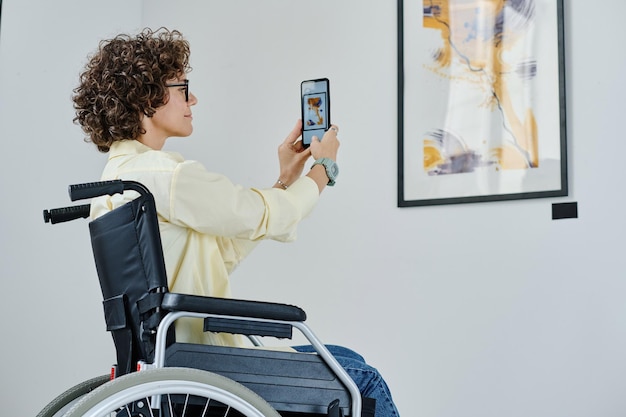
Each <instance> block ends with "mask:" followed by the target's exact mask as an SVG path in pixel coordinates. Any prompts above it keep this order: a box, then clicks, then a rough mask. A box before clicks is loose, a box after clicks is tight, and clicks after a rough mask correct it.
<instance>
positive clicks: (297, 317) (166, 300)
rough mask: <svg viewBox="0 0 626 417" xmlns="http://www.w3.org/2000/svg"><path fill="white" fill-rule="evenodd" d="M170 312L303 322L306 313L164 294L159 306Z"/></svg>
mask: <svg viewBox="0 0 626 417" xmlns="http://www.w3.org/2000/svg"><path fill="white" fill-rule="evenodd" d="M161 307H163V308H164V309H166V310H170V311H191V312H195V313H205V314H221V315H227V316H240V317H252V318H261V319H270V320H284V321H305V320H306V313H305V312H304V310H302V309H301V308H300V307H296V306H292V305H288V304H277V303H268V302H262V301H248V300H236V299H230V298H217V297H202V296H198V295H188V294H176V293H166V294H165V295H164V297H163V303H162V304H161Z"/></svg>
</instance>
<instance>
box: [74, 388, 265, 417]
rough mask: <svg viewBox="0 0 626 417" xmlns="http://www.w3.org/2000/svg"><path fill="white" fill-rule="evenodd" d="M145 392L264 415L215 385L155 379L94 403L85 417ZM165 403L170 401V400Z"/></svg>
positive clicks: (106, 411) (142, 396) (120, 406)
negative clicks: (208, 385) (222, 405)
mask: <svg viewBox="0 0 626 417" xmlns="http://www.w3.org/2000/svg"><path fill="white" fill-rule="evenodd" d="M146 392H149V393H150V394H151V396H155V397H162V396H170V397H171V396H172V395H186V396H189V395H192V396H195V397H201V398H204V399H206V400H207V405H208V402H209V401H211V400H212V401H218V402H220V403H222V404H228V405H231V406H232V405H233V403H234V404H236V407H235V408H236V410H237V411H239V412H240V413H242V414H244V415H245V416H250V417H253V416H254V417H265V415H264V414H263V413H261V412H260V411H259V410H257V409H256V408H255V407H254V406H252V405H251V404H250V403H249V402H247V401H245V400H243V399H242V398H240V397H238V396H236V395H234V394H233V393H231V392H228V391H226V390H223V389H221V388H217V387H207V386H206V385H205V384H203V383H200V382H195V381H155V382H148V383H144V384H142V385H141V386H136V387H129V388H127V389H125V390H124V391H123V392H121V393H120V394H118V395H116V396H114V397H109V398H107V399H105V400H103V401H101V402H99V403H98V404H96V405H95V406H94V407H92V408H91V409H89V410H88V411H87V412H86V413H85V417H104V416H107V415H108V414H109V413H112V412H114V411H115V410H119V409H123V408H124V406H125V405H127V404H129V403H132V402H135V401H141V400H144V399H146V400H147V399H148V397H147V396H146ZM156 401H157V403H160V404H161V405H163V402H162V401H158V400H156ZM167 403H170V401H168V402H167ZM183 416H184V414H183Z"/></svg>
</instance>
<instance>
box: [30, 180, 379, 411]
mask: <svg viewBox="0 0 626 417" xmlns="http://www.w3.org/2000/svg"><path fill="white" fill-rule="evenodd" d="M124 192H133V193H135V194H136V195H137V197H136V198H134V199H133V200H131V201H129V202H127V203H126V204H124V205H123V206H121V207H118V208H116V209H115V210H112V211H111V212H109V213H107V214H105V215H103V216H101V217H99V218H98V219H95V220H93V221H91V222H90V223H89V232H90V236H91V244H92V250H93V255H94V260H95V265H96V270H97V274H98V279H99V281H100V288H101V290H102V295H103V307H104V316H105V322H106V326H107V331H109V332H111V335H112V338H113V342H114V345H115V351H116V360H117V363H116V365H114V367H113V368H112V369H113V370H112V371H111V375H108V374H107V375H102V376H98V377H95V378H93V379H90V380H87V381H84V382H82V383H80V384H78V385H76V386H74V387H72V388H70V389H68V390H67V391H65V392H64V393H62V394H61V395H59V396H58V397H57V398H55V399H54V400H53V401H52V402H51V403H50V404H48V405H47V406H46V407H45V408H44V409H43V410H42V411H41V412H40V413H39V414H38V417H52V416H62V415H63V416H67V417H76V416H90V417H91V416H93V417H101V416H117V417H131V416H134V417H139V416H144V417H148V416H153V417H157V416H158V417H190V416H223V417H226V416H229V417H236V416H255V417H280V416H282V417H295V416H310V417H314V416H315V417H317V416H328V417H345V416H353V417H374V408H375V401H374V400H373V399H370V398H365V397H362V396H361V394H360V392H359V389H358V388H357V386H356V385H355V383H354V381H352V379H351V378H350V376H349V375H348V374H347V373H346V372H345V370H344V369H343V368H342V367H341V365H340V364H339V363H338V362H337V360H336V359H335V358H334V357H333V356H332V354H331V353H330V352H329V351H328V349H327V348H326V347H325V345H324V344H323V343H322V342H321V341H320V340H319V339H318V338H317V336H316V335H315V334H314V333H313V332H312V330H311V329H310V328H309V327H308V326H307V325H306V324H305V323H304V322H305V320H306V313H305V312H304V311H303V310H302V309H301V308H299V307H297V306H293V305H288V304H278V303H269V302H260V301H250V300H240V299H223V298H215V297H201V296H195V295H188V294H175V293H171V292H169V290H168V285H167V276H166V271H165V263H164V259H163V250H162V246H161V237H160V234H159V225H158V218H157V213H156V208H155V203H154V197H153V196H152V194H151V193H150V191H149V190H148V189H147V188H146V187H145V186H143V185H142V184H141V183H139V182H136V181H125V180H113V181H103V182H94V183H86V184H76V185H71V186H70V187H69V194H70V200H71V201H77V200H85V199H91V198H93V197H98V196H102V195H114V194H118V193H120V194H121V193H124ZM89 209H90V205H89V204H82V205H76V206H71V207H63V208H57V209H51V210H44V213H43V214H44V221H45V222H46V223H52V224H56V223H61V222H66V221H71V220H75V219H80V218H87V217H89ZM183 317H192V318H196V319H201V320H203V321H204V330H205V331H211V332H226V333H232V334H241V335H244V336H247V337H248V338H249V339H250V340H251V345H252V346H251V347H250V348H245V347H244V348H241V347H225V346H211V345H199V344H190V343H181V342H177V341H176V336H175V330H174V326H172V325H173V324H174V323H175V321H176V320H178V319H180V318H183ZM294 328H295V329H296V330H298V331H299V332H300V333H301V334H302V335H304V337H305V338H306V339H307V340H308V341H309V342H310V344H311V345H312V346H313V347H314V348H315V350H316V352H317V353H316V354H315V353H312V354H311V353H298V352H287V351H281V350H271V349H265V348H263V346H262V342H261V341H260V340H261V339H260V338H262V337H268V336H269V337H276V338H281V339H291V338H292V333H293V329H294Z"/></svg>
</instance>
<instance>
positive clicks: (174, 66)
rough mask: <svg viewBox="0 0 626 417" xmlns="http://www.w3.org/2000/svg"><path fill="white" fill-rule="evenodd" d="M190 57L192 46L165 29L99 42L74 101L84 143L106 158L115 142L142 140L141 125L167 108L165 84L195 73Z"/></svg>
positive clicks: (179, 34) (180, 36) (81, 79)
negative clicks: (161, 109) (96, 149)
mask: <svg viewBox="0 0 626 417" xmlns="http://www.w3.org/2000/svg"><path fill="white" fill-rule="evenodd" d="M189 55H190V48H189V42H187V41H186V40H185V39H184V38H183V35H182V34H181V33H180V32H178V31H176V30H173V31H170V30H168V29H166V28H160V29H157V30H156V31H153V30H151V29H149V28H146V29H144V30H143V31H142V32H141V33H139V34H137V35H136V36H131V35H127V34H120V35H118V36H116V37H114V38H113V39H109V40H103V41H101V42H100V45H99V47H98V50H97V51H96V52H95V53H94V54H93V55H91V56H90V57H89V62H88V63H87V65H86V66H85V69H84V71H83V72H82V73H81V74H80V84H79V86H78V87H76V88H75V89H74V95H73V96H72V100H73V101H74V108H75V109H76V117H74V120H73V121H74V123H78V124H80V125H81V127H82V129H83V131H84V132H85V134H86V135H87V137H86V138H85V140H86V141H88V142H92V143H94V144H95V145H96V146H97V147H98V150H99V151H100V152H108V151H109V148H110V147H111V144H112V143H113V142H115V141H119V140H124V139H137V138H138V137H139V135H141V134H144V133H145V130H144V129H143V128H142V127H141V119H142V118H143V117H144V115H145V116H147V117H152V115H153V114H154V113H155V111H156V109H157V108H159V107H160V106H162V105H164V104H165V103H166V102H167V100H168V98H169V95H168V94H169V93H168V90H167V87H165V84H166V81H168V80H172V79H174V78H177V77H180V76H182V75H184V74H186V73H188V72H189V71H191V67H190V66H189Z"/></svg>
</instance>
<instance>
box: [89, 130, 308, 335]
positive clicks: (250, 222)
mask: <svg viewBox="0 0 626 417" xmlns="http://www.w3.org/2000/svg"><path fill="white" fill-rule="evenodd" d="M113 179H124V180H134V181H138V182H140V183H142V184H143V185H145V186H146V187H147V188H148V189H149V190H150V192H151V193H152V194H153V195H154V198H155V202H156V208H157V212H158V216H159V226H160V231H161V239H162V242H163V254H164V258H165V267H166V271H167V275H168V283H169V288H170V291H171V292H176V293H183V294H195V295H202V296H212V297H226V298H228V297H230V296H231V291H230V283H229V274H230V273H231V272H232V271H233V270H234V269H235V267H236V266H237V265H238V264H239V262H241V260H242V259H243V258H245V257H246V255H248V254H249V253H250V251H251V250H252V249H253V248H254V247H255V246H256V244H257V242H258V241H259V240H262V239H274V240H278V241H284V242H286V241H291V240H294V239H295V237H296V227H297V225H298V223H299V222H300V220H302V219H303V218H304V217H306V216H307V215H308V214H309V213H310V211H311V210H312V208H313V207H314V206H315V204H316V202H317V200H318V198H319V190H318V188H317V185H316V184H315V182H314V181H313V180H311V179H310V178H308V177H306V176H304V177H301V178H300V179H298V180H297V181H296V182H294V183H293V184H292V185H291V186H290V187H289V188H288V189H287V190H282V189H275V188H271V189H264V190H258V189H254V188H244V187H241V186H239V185H235V184H233V183H232V182H231V181H229V180H228V179H227V178H226V177H224V176H223V175H219V174H215V173H211V172H208V171H207V170H206V169H205V168H204V167H203V166H202V164H200V163H199V162H196V161H186V160H184V159H183V157H182V156H181V155H179V154H177V153H173V152H166V151H158V150H153V149H151V148H149V147H147V146H145V145H143V144H142V143H140V142H138V141H136V140H125V141H120V142H115V143H113V145H112V146H111V149H110V151H109V160H108V162H107V164H106V167H105V168H104V172H103V174H102V180H113ZM135 197H136V193H135V192H126V193H124V195H123V196H120V195H119V194H117V195H114V196H103V197H98V198H95V199H94V200H93V201H92V203H91V217H92V218H94V219H95V218H97V217H99V216H101V215H103V214H105V213H107V212H108V211H110V210H113V209H114V208H116V207H119V206H121V205H123V204H124V203H126V202H127V201H130V200H132V199H133V198H135ZM176 339H177V340H178V341H181V342H190V343H207V344H213V345H228V346H241V345H243V344H244V342H243V340H242V339H241V338H240V337H236V336H232V335H227V334H215V333H205V332H203V331H202V321H201V320H195V319H185V320H179V321H178V322H177V324H176Z"/></svg>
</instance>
